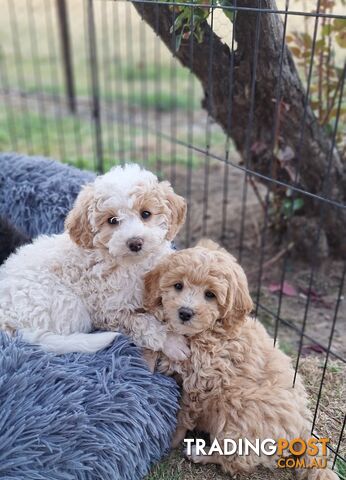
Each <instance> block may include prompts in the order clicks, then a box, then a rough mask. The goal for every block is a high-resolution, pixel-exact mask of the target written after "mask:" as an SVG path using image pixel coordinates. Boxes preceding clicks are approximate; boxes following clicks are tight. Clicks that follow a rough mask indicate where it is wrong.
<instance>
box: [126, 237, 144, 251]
mask: <svg viewBox="0 0 346 480" xmlns="http://www.w3.org/2000/svg"><path fill="white" fill-rule="evenodd" d="M143 243H144V241H143V239H142V238H139V237H134V238H130V239H129V240H128V241H127V246H128V247H129V249H130V250H131V252H139V251H140V250H142V247H143Z"/></svg>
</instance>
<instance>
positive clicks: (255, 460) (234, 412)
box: [145, 242, 337, 480]
mask: <svg viewBox="0 0 346 480" xmlns="http://www.w3.org/2000/svg"><path fill="white" fill-rule="evenodd" d="M202 245H204V246H201V245H200V246H197V247H195V248H192V249H191V248H190V249H187V250H183V251H180V252H176V253H174V254H173V255H171V256H169V257H167V258H165V259H163V261H162V262H161V263H160V264H159V265H158V266H157V267H156V268H155V269H154V270H153V271H152V272H150V273H149V274H148V275H147V276H146V277H145V285H146V298H145V304H146V305H147V307H148V308H149V309H150V310H151V311H153V312H155V313H156V315H157V316H159V315H160V316H161V318H163V319H164V322H165V324H166V325H167V327H168V330H172V331H173V332H176V333H179V334H183V335H185V336H186V337H187V338H188V339H189V346H190V349H191V357H190V358H189V359H188V360H186V361H184V362H172V361H170V360H169V359H167V358H165V357H164V356H161V358H160V363H159V369H160V371H161V372H165V373H169V374H173V373H178V374H179V375H180V376H181V380H182V387H183V394H182V401H181V410H180V412H179V414H178V428H177V432H176V436H175V440H174V442H173V445H174V446H176V445H177V444H178V443H180V441H181V440H182V439H183V438H184V437H185V434H186V432H187V430H194V429H197V430H199V431H205V432H207V433H209V434H210V437H211V440H213V439H214V438H217V439H218V441H219V442H220V444H222V442H223V440H224V439H226V438H231V439H234V440H238V439H241V438H247V439H249V440H250V441H252V442H255V440H256V439H257V438H259V439H262V440H264V439H266V438H273V439H279V438H286V439H291V440H292V439H294V438H296V437H302V438H306V439H307V438H308V437H310V426H311V416H310V412H309V410H308V408H307V396H306V392H305V389H304V386H303V383H302V381H301V379H300V378H299V376H298V378H297V381H296V384H295V388H292V380H293V374H294V370H293V367H292V365H291V360H290V359H289V357H288V356H287V355H285V354H284V353H283V352H281V351H280V350H279V349H278V348H277V347H276V346H274V345H273V340H272V339H271V338H270V337H269V335H268V334H267V332H266V330H265V329H264V327H263V326H262V325H261V324H260V323H259V322H258V321H257V320H254V319H252V318H250V317H249V316H248V315H249V313H250V312H251V309H252V301H251V298H250V295H249V291H248V285H247V279H246V276H245V273H244V271H243V269H242V268H241V267H240V265H239V264H238V263H237V262H236V260H235V258H234V257H232V256H231V255H230V254H228V253H227V252H226V251H225V250H223V249H221V248H220V247H218V245H216V244H214V243H211V242H203V244H202ZM176 285H178V286H179V290H177V289H176V287H175V286H176ZM181 287H182V288H181ZM206 292H209V293H208V295H209V296H208V297H206ZM210 292H211V293H212V294H213V295H214V297H212V296H211V294H210ZM181 307H185V308H187V307H188V308H190V309H191V310H192V311H193V312H194V315H193V316H192V318H191V319H190V320H189V321H182V320H181V319H180V316H179V309H180V308H181ZM191 460H193V461H195V462H199V463H216V464H219V465H221V466H222V468H223V469H224V470H225V471H226V472H229V473H231V474H232V475H233V474H237V473H249V472H251V471H253V470H254V469H255V467H256V466H257V465H258V464H262V465H264V466H267V467H273V466H274V460H273V457H268V456H261V457H258V456H256V455H255V454H254V453H253V452H251V454H250V455H249V456H229V457H227V456H220V455H218V454H212V455H209V456H196V455H195V454H193V455H192V457H191ZM299 472H300V475H301V476H302V478H303V476H304V475H309V476H308V478H309V480H312V479H314V480H317V479H319V480H329V479H330V480H332V479H337V476H336V474H334V473H333V472H332V471H331V470H328V469H327V470H311V471H310V472H309V474H307V473H306V472H308V471H303V470H300V471H299Z"/></svg>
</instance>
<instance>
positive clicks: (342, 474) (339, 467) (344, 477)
mask: <svg viewBox="0 0 346 480" xmlns="http://www.w3.org/2000/svg"><path fill="white" fill-rule="evenodd" d="M336 473H337V474H338V475H339V478H340V480H346V462H344V461H343V460H340V458H338V459H337V461H336Z"/></svg>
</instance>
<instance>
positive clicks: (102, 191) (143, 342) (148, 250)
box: [0, 165, 186, 358]
mask: <svg viewBox="0 0 346 480" xmlns="http://www.w3.org/2000/svg"><path fill="white" fill-rule="evenodd" d="M143 210H147V211H150V212H151V216H150V217H149V218H148V219H143V218H142V217H141V212H142V211H143ZM185 211H186V205H185V201H184V199H183V198H182V197H179V196H178V195H176V194H175V193H174V192H173V190H172V188H171V187H170V185H169V184H168V183H167V182H161V183H159V182H158V180H157V178H156V176H155V175H153V174H152V173H151V172H148V171H146V170H142V169H141V168H140V167H139V166H138V165H127V166H125V167H124V168H123V167H116V168H114V169H112V170H111V171H110V172H108V173H107V174H105V175H103V176H100V177H98V178H96V180H95V181H94V182H93V183H92V184H89V185H87V186H85V187H84V188H83V189H82V191H81V192H80V194H79V195H78V197H77V200H76V203H75V206H74V208H73V209H72V211H71V212H70V213H69V215H68V217H67V219H66V232H65V233H63V234H60V235H54V236H41V237H39V238H37V239H36V240H34V242H33V243H32V244H31V245H26V246H24V247H22V248H20V249H19V250H18V251H17V253H15V254H14V255H12V256H11V257H10V258H9V259H8V260H7V261H6V262H5V264H4V265H3V266H2V267H1V268H0V327H1V328H3V329H4V328H5V329H6V330H8V331H13V330H20V331H21V332H22V333H23V335H24V338H25V339H26V340H27V341H29V342H34V343H40V344H41V345H42V346H44V347H45V348H46V349H48V350H52V351H55V352H58V353H64V352H69V351H82V352H92V351H96V350H98V349H100V348H103V347H105V346H106V345H108V344H109V343H110V342H111V341H112V340H113V339H114V338H115V336H116V334H115V333H114V332H101V333H97V334H93V335H90V334H89V332H90V331H91V330H92V328H93V326H97V327H102V328H111V327H112V328H115V329H116V330H121V331H122V332H124V333H127V334H129V335H131V336H132V338H133V339H134V340H135V341H136V343H137V344H138V345H140V346H145V347H148V348H151V349H153V350H161V349H165V346H167V349H168V350H170V351H171V349H172V346H171V345H169V346H168V343H169V342H168V340H169V339H174V338H176V337H174V336H170V337H169V339H168V338H167V336H166V329H165V327H164V326H163V325H162V324H160V323H159V322H158V321H157V320H156V319H155V318H154V317H153V316H152V315H149V314H143V313H138V309H140V308H142V306H143V302H142V295H143V276H144V274H145V273H147V272H148V271H150V270H151V269H152V268H153V267H154V266H155V265H156V263H157V262H158V261H159V260H160V258H161V257H162V256H163V255H165V254H168V253H170V252H171V251H172V250H171V245H170V243H171V242H170V240H171V238H172V237H173V236H174V235H175V233H177V231H178V230H179V228H180V227H181V226H182V224H183V222H184V219H185ZM112 217H116V218H117V220H118V223H117V224H116V225H111V224H109V222H108V220H109V218H112ZM138 237H140V238H141V239H142V241H143V246H142V249H141V250H140V251H139V252H133V251H131V250H130V249H129V241H130V240H131V239H133V238H138ZM173 343H174V342H173ZM177 348H178V347H177ZM173 349H174V348H173ZM166 353H167V352H166ZM178 357H179V355H178ZM179 358H180V357H179Z"/></svg>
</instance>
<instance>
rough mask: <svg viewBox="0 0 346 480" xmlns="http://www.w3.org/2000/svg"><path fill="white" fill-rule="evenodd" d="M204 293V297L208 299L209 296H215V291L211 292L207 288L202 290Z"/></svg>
mask: <svg viewBox="0 0 346 480" xmlns="http://www.w3.org/2000/svg"><path fill="white" fill-rule="evenodd" d="M204 295H205V298H208V299H209V300H210V299H211V298H215V293H213V292H211V291H210V290H207V291H206V292H204Z"/></svg>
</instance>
